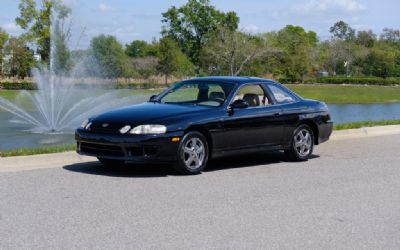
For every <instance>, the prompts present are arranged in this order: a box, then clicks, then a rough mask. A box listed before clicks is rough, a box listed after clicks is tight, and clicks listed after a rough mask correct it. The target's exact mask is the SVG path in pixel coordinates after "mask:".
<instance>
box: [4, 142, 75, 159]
mask: <svg viewBox="0 0 400 250" xmlns="http://www.w3.org/2000/svg"><path fill="white" fill-rule="evenodd" d="M75 149H76V145H75V144H68V145H60V146H51V147H42V148H20V149H14V150H3V151H0V157H10V156H23V155H38V154H52V153H61V152H66V151H74V150H75Z"/></svg>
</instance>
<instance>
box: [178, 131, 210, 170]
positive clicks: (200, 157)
mask: <svg viewBox="0 0 400 250" xmlns="http://www.w3.org/2000/svg"><path fill="white" fill-rule="evenodd" d="M183 157H184V162H185V165H186V167H187V168H190V169H196V168H199V167H201V165H202V164H203V161H204V157H205V147H204V144H203V142H202V140H200V139H199V138H196V137H194V138H191V139H189V140H188V141H187V142H186V143H185V146H184V147H183Z"/></svg>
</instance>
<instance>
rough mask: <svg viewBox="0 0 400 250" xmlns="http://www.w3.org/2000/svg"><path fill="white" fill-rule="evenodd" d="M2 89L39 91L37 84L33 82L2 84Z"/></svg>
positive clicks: (0, 85)
mask: <svg viewBox="0 0 400 250" xmlns="http://www.w3.org/2000/svg"><path fill="white" fill-rule="evenodd" d="M0 89H12V90H18V89H25V90H34V89H37V87H36V84H34V83H32V82H0Z"/></svg>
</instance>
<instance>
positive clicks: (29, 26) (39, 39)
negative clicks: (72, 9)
mask: <svg viewBox="0 0 400 250" xmlns="http://www.w3.org/2000/svg"><path fill="white" fill-rule="evenodd" d="M41 3H42V5H41V7H40V8H37V4H36V1H35V0H20V3H19V6H18V7H19V10H20V16H19V17H17V18H16V19H15V22H16V23H17V24H18V25H19V26H20V27H21V28H22V29H24V30H26V33H25V34H24V36H25V38H26V39H27V40H28V41H31V42H35V43H36V44H37V50H38V53H39V54H40V56H41V59H42V60H43V61H45V62H49V59H50V58H49V56H50V46H51V45H50V36H51V30H50V29H51V14H52V10H53V9H56V10H57V12H58V13H59V18H66V17H67V16H68V15H69V10H68V8H67V7H65V6H64V5H62V4H61V2H60V1H59V0H42V1H41Z"/></svg>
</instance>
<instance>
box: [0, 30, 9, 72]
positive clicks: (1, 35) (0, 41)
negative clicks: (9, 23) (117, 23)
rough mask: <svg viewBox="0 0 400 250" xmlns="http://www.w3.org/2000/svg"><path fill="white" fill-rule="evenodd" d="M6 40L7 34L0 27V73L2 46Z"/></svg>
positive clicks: (1, 68) (1, 69) (1, 67)
mask: <svg viewBox="0 0 400 250" xmlns="http://www.w3.org/2000/svg"><path fill="white" fill-rule="evenodd" d="M7 41H8V34H7V32H6V31H5V30H3V29H2V28H0V74H1V73H3V48H4V45H5V43H6V42H7Z"/></svg>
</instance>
